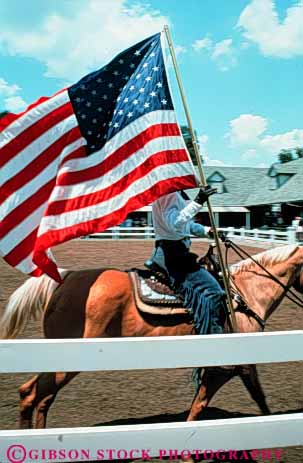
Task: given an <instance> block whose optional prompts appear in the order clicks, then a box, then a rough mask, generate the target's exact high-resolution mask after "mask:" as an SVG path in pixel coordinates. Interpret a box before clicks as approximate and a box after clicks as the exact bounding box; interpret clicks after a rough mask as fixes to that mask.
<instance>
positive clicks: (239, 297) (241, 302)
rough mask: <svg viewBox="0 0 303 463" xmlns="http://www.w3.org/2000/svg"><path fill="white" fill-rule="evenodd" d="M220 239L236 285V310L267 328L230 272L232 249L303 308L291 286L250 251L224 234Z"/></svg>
mask: <svg viewBox="0 0 303 463" xmlns="http://www.w3.org/2000/svg"><path fill="white" fill-rule="evenodd" d="M220 239H221V241H222V242H223V243H224V245H225V266H226V269H227V274H228V279H229V281H230V282H232V285H233V286H234V287H232V288H231V293H232V298H233V300H234V301H235V302H236V303H237V307H236V309H235V312H240V313H243V314H245V315H247V316H248V317H251V318H253V319H254V320H255V321H256V322H257V323H258V324H259V325H260V327H261V329H262V331H264V329H265V324H266V320H264V319H263V318H261V317H260V316H259V315H258V314H257V313H256V312H255V311H254V310H252V309H250V308H249V307H248V304H247V302H246V301H245V297H244V296H243V294H242V293H241V291H240V290H239V288H238V287H237V285H236V283H235V281H234V278H233V276H232V274H231V272H230V269H229V266H228V251H229V249H232V250H233V251H234V252H235V253H236V254H237V255H238V256H239V257H240V258H241V259H244V258H248V259H250V260H251V261H252V262H254V263H255V264H256V265H257V266H258V267H260V268H261V269H262V270H263V271H264V272H265V273H266V274H267V275H268V276H269V277H270V278H271V279H272V280H273V281H275V282H276V283H277V284H279V285H280V286H281V287H282V288H283V289H284V291H285V297H287V298H288V299H289V300H290V301H292V302H293V303H295V304H296V305H297V306H299V307H300V308H303V300H302V299H301V298H300V297H299V296H298V295H297V294H296V293H295V292H294V291H293V290H292V289H291V288H289V287H287V286H286V285H285V284H284V283H282V281H280V280H279V279H278V278H277V277H275V275H273V274H272V273H271V272H269V271H268V270H267V269H266V268H265V267H264V266H263V265H262V264H260V262H258V261H257V260H255V259H254V258H253V257H252V256H251V255H250V254H249V253H248V252H246V251H245V250H244V249H242V248H241V247H240V246H238V245H236V244H235V243H234V242H232V241H231V240H230V239H228V238H227V237H226V236H225V235H224V234H220Z"/></svg>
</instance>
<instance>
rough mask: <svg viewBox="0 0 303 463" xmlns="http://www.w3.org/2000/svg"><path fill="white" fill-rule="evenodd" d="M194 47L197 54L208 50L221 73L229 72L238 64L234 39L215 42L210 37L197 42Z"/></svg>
mask: <svg viewBox="0 0 303 463" xmlns="http://www.w3.org/2000/svg"><path fill="white" fill-rule="evenodd" d="M192 47H193V49H194V50H195V51H196V52H199V51H201V50H206V51H207V52H208V53H209V56H210V58H211V59H212V60H213V61H214V62H215V63H216V64H217V66H218V68H219V69H220V70H221V71H228V70H229V69H230V68H231V67H233V66H235V65H236V64H237V58H236V55H235V50H234V48H233V41H232V39H225V40H221V41H220V42H213V41H212V40H211V39H209V38H208V37H204V38H203V39H198V40H196V41H195V42H194V43H193V44H192Z"/></svg>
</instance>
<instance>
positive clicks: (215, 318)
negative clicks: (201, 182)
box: [148, 186, 225, 334]
mask: <svg viewBox="0 0 303 463" xmlns="http://www.w3.org/2000/svg"><path fill="white" fill-rule="evenodd" d="M216 192H217V190H216V189H215V188H211V187H210V186H206V187H203V188H201V189H200V190H199V193H198V195H197V196H196V198H195V199H194V201H190V202H189V203H188V201H186V200H185V198H186V199H189V198H188V197H187V195H186V194H185V193H184V192H173V193H170V194H168V195H165V196H162V197H160V198H159V199H158V200H157V201H155V202H154V203H153V205H152V213H153V224H154V229H155V235H156V242H155V250H154V252H153V254H152V256H151V260H150V261H149V263H148V265H149V266H151V265H152V264H156V265H158V266H160V267H161V268H162V269H164V270H165V271H166V272H167V274H168V276H169V278H170V281H171V283H172V285H173V288H174V289H175V290H176V292H178V293H179V294H181V295H182V296H183V298H184V304H185V307H187V308H190V309H191V311H192V313H193V318H194V323H195V328H196V331H197V332H198V333H199V334H208V333H212V334H214V333H216V334H220V333H223V325H224V316H225V293H224V291H223V290H222V289H221V287H220V285H219V283H218V282H217V280H216V279H215V278H214V277H213V276H212V275H211V274H210V273H208V272H207V271H206V270H205V269H204V268H202V267H201V266H200V265H199V264H198V263H197V260H196V259H197V256H196V254H193V253H191V252H190V245H191V241H190V235H195V236H199V237H206V236H209V235H208V234H209V232H210V228H209V227H204V226H202V225H200V224H198V223H196V222H194V220H193V217H194V216H195V215H196V214H197V213H198V212H199V211H200V210H201V209H202V206H203V204H204V203H205V202H206V201H207V198H208V197H209V196H210V195H212V194H214V193H216Z"/></svg>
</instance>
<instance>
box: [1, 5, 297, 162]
mask: <svg viewBox="0 0 303 463" xmlns="http://www.w3.org/2000/svg"><path fill="white" fill-rule="evenodd" d="M166 23H168V24H169V25H170V29H171V34H172V37H173V42H174V45H175V48H176V51H177V56H178V62H179V66H180V70H181V75H182V79H183V84H184V87H185V91H186V96H187V100H188V103H189V108H190V112H191V116H192V120H193V124H194V127H195V129H196V130H197V133H198V136H199V140H200V146H201V152H202V154H203V155H204V158H205V159H206V162H207V163H208V164H217V165H220V164H224V165H243V166H267V165H270V164H271V163H272V162H274V161H276V160H277V153H278V152H279V151H280V150H281V149H283V148H284V149H287V148H295V147H296V146H303V122H302V108H303V104H302V103H303V101H302V89H301V87H302V82H303V60H302V57H303V27H302V24H303V0H300V1H298V0H232V1H226V0H218V1H216V2H215V1H214V0H186V1H185V2H184V1H181V0H165V1H164V0H148V1H145V0H136V1H131V0H128V1H124V0H27V1H26V2H23V1H20V0H9V1H8V0H0V108H3V109H8V110H11V111H13V112H19V111H21V110H23V109H24V108H25V107H26V106H27V105H28V104H30V103H32V102H33V101H35V100H36V99H37V98H39V97H40V96H42V95H51V94H53V93H54V92H56V91H57V90H58V89H60V88H62V87H64V86H66V85H68V84H70V83H74V82H76V81H77V80H78V79H79V78H80V77H82V76H83V75H85V74H86V73H88V72H90V71H92V70H94V69H97V68H98V67H101V66H102V65H103V64H105V63H106V62H107V61H109V60H110V59H111V58H112V57H113V56H114V54H116V53H117V52H119V51H120V50H122V49H124V48H127V47H128V46H129V45H131V44H133V43H135V42H137V41H140V40H141V39H143V38H145V37H146V36H148V35H151V34H153V33H155V32H157V31H159V30H161V29H162V27H163V25H164V24H166ZM171 71H172V70H170V72H171ZM172 78H173V76H172ZM173 93H174V100H175V103H176V110H177V114H178V120H179V122H180V123H184V121H185V118H184V113H183V110H182V106H181V103H180V98H179V95H178V92H177V88H176V86H175V85H173Z"/></svg>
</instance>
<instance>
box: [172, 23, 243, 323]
mask: <svg viewBox="0 0 303 463" xmlns="http://www.w3.org/2000/svg"><path fill="white" fill-rule="evenodd" d="M164 32H165V35H166V39H167V42H168V46H169V51H170V54H171V57H172V62H173V66H174V70H175V73H176V78H177V82H178V86H179V91H180V94H181V99H182V103H183V107H184V111H185V115H186V119H187V124H188V128H189V132H190V136H191V140H192V144H193V147H194V152H195V156H196V160H197V165H198V171H199V176H200V180H201V184H202V186H205V185H206V179H205V175H204V172H203V168H202V162H201V157H200V153H199V147H198V143H197V140H196V136H195V132H194V130H193V125H192V121H191V117H190V114H189V109H188V105H187V101H186V98H185V93H184V89H183V84H182V81H181V75H180V71H179V67H178V63H177V59H176V54H175V50H174V47H173V43H172V39H171V35H170V31H169V28H168V26H167V25H166V26H164ZM207 207H208V211H209V218H210V223H211V227H212V230H213V233H214V239H215V243H216V246H217V249H218V257H219V262H220V266H221V270H222V277H223V282H224V287H225V291H226V295H227V310H228V315H229V319H230V323H231V326H232V329H233V331H234V332H236V331H237V321H236V317H235V313H234V309H233V305H232V299H231V296H230V291H229V285H228V279H227V272H226V269H225V265H224V261H223V256H222V251H221V246H220V241H219V236H218V231H217V228H216V225H215V220H214V214H213V210H212V207H211V203H210V200H209V198H208V200H207Z"/></svg>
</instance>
